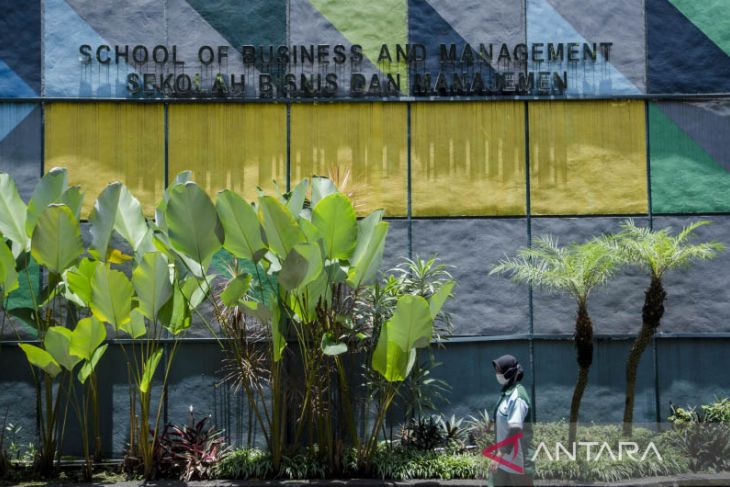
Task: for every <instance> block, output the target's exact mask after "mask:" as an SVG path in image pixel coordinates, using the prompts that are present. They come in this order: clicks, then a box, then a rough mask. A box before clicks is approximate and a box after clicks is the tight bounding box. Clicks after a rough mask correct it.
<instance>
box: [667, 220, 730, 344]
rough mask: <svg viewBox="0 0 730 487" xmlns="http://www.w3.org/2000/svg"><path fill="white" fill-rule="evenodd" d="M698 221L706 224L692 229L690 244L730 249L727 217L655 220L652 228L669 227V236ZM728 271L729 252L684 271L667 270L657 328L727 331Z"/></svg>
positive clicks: (729, 319)
mask: <svg viewBox="0 0 730 487" xmlns="http://www.w3.org/2000/svg"><path fill="white" fill-rule="evenodd" d="M698 220H707V221H710V222H711V224H710V225H705V226H703V227H700V228H698V229H697V230H695V235H696V238H695V239H694V240H693V241H694V242H702V241H717V242H720V243H722V244H724V245H725V246H726V247H730V217H728V216H710V217H702V216H695V217H690V216H686V217H656V218H654V228H655V229H661V228H668V227H669V228H671V232H672V234H676V233H677V232H679V231H680V230H681V229H682V228H683V227H684V226H686V225H688V224H690V223H692V222H696V221H698ZM727 269H730V253H729V252H727V251H725V252H723V253H721V254H720V255H719V256H718V257H717V258H716V259H714V260H710V261H702V262H698V263H696V264H693V265H692V266H691V267H689V268H687V269H677V270H674V271H670V272H668V273H667V274H666V276H665V277H664V279H663V282H664V288H665V291H666V292H667V301H666V304H665V312H664V318H663V320H662V325H661V328H662V330H663V331H666V332H676V333H714V332H730V307H728V304H727V303H728V302H730V289H728V286H727V277H726V276H727V274H726V272H727V271H726V270H727Z"/></svg>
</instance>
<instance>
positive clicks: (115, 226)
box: [70, 183, 220, 478]
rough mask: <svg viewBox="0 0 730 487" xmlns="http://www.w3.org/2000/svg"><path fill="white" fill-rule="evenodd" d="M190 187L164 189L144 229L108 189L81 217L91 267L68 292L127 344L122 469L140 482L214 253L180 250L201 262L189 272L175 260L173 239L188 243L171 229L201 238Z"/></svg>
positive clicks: (197, 246) (201, 248)
mask: <svg viewBox="0 0 730 487" xmlns="http://www.w3.org/2000/svg"><path fill="white" fill-rule="evenodd" d="M191 187H192V186H186V185H183V184H175V185H173V186H171V187H170V188H169V189H168V190H167V191H166V193H165V197H164V198H163V200H162V201H161V202H160V204H159V205H158V208H157V211H158V220H157V221H156V222H148V221H147V220H146V219H145V217H144V215H143V214H142V207H141V205H140V203H139V201H138V200H137V199H136V198H135V197H134V196H133V195H132V194H131V193H130V192H129V190H128V189H127V188H126V187H125V186H123V185H122V184H120V183H111V184H109V185H108V186H107V187H106V188H105V189H104V190H103V191H102V193H101V194H100V195H99V197H98V199H97V201H96V203H95V205H94V208H93V210H92V212H91V214H90V216H89V222H90V224H91V235H92V244H91V248H90V249H89V254H90V255H92V256H93V257H94V259H93V260H86V259H85V260H82V262H81V263H80V265H79V266H78V268H76V269H75V270H74V272H73V274H72V275H73V279H72V282H71V285H70V287H71V289H72V291H74V293H75V294H76V297H77V298H78V299H79V300H80V301H81V302H84V303H86V304H88V306H89V308H90V310H91V313H92V315H93V316H94V317H95V318H96V319H98V320H99V321H101V322H104V323H107V324H108V325H110V326H111V327H112V328H113V330H114V331H115V332H116V335H117V336H118V337H119V338H123V339H126V340H129V344H128V345H125V344H124V342H123V341H121V342H120V344H121V347H122V350H123V351H124V353H125V355H126V358H127V368H128V370H129V373H130V377H131V383H130V389H131V391H132V397H133V403H134V407H133V408H132V410H131V411H130V445H129V452H128V462H127V467H128V468H131V469H137V467H138V466H139V467H141V469H140V470H141V473H142V474H143V475H144V477H145V478H152V477H154V475H155V470H154V467H155V465H154V446H155V444H156V442H157V440H158V436H159V432H160V419H161V414H162V406H163V404H164V400H165V398H164V394H165V390H166V388H165V385H166V383H167V379H168V376H169V373H170V369H171V367H172V363H173V360H174V357H175V353H176V351H177V347H178V344H179V342H180V338H181V337H182V336H183V335H184V333H185V331H186V330H187V329H188V328H189V327H190V324H191V321H192V313H193V311H194V310H195V308H196V307H197V306H198V305H199V304H200V302H201V301H202V300H203V298H204V296H205V294H207V290H208V287H207V286H208V285H207V279H208V276H206V275H205V270H206V268H207V264H209V259H210V257H211V256H212V253H214V252H215V250H216V249H217V247H220V243H218V244H217V247H215V244H214V247H213V248H212V249H211V247H205V242H202V243H201V242H193V243H192V244H191V245H193V247H189V248H186V249H188V250H190V251H191V252H197V253H196V254H195V255H196V256H199V257H200V256H202V258H201V259H200V260H199V262H197V263H195V264H193V265H192V266H191V262H189V259H188V257H187V255H186V254H183V253H180V252H179V248H180V247H179V245H180V238H179V236H180V235H182V234H186V235H190V229H189V228H184V227H180V226H179V225H180V223H181V222H183V221H185V225H188V226H189V225H190V224H191V223H193V222H195V226H198V227H200V228H201V229H204V230H206V231H207V230H208V228H207V227H206V222H207V221H208V220H206V218H207V217H208V216H209V215H206V214H205V211H206V210H210V209H211V207H212V205H209V207H206V206H205V205H204V203H205V201H204V199H203V200H201V199H200V193H194V192H193V193H191V192H190V191H188V190H187V189H186V188H191ZM195 188H197V186H195ZM197 189H199V188H197ZM201 192H202V190H201ZM196 198H198V199H197V200H196ZM205 198H207V196H206V197H205ZM201 201H202V203H201ZM182 215H185V218H182ZM213 216H215V210H214V209H213ZM114 235H117V236H118V237H121V238H122V239H123V240H124V241H125V242H126V244H127V245H128V246H129V248H131V250H132V254H133V255H126V254H125V253H124V252H123V251H122V249H118V248H114V247H113V246H112V245H111V242H112V237H113V236H114ZM206 235H207V234H206ZM216 238H217V237H215V235H214V236H213V240H215V239H216ZM203 254H204V255H203ZM127 261H129V262H131V267H132V270H131V278H130V277H129V276H128V275H127V274H125V273H124V272H122V271H121V270H118V269H115V268H113V265H115V264H121V263H124V262H127ZM203 263H206V267H204V266H203ZM167 340H170V341H171V342H172V346H171V347H169V353H164V350H165V345H164V344H165V342H166V341H167ZM161 364H162V366H161ZM158 370H159V371H160V374H158V376H160V375H161V377H162V385H161V389H160V393H159V396H157V408H156V410H155V409H154V408H153V403H152V399H153V395H154V394H153V392H154V391H153V387H152V385H153V380H154V377H155V375H156V373H157V372H158Z"/></svg>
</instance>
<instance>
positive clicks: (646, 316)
mask: <svg viewBox="0 0 730 487" xmlns="http://www.w3.org/2000/svg"><path fill="white" fill-rule="evenodd" d="M666 296H667V293H666V292H665V291H664V287H663V286H662V281H661V279H660V278H659V277H657V276H652V278H651V283H650V284H649V287H648V288H647V290H646V291H645V293H644V307H643V309H642V312H641V318H642V324H641V331H640V332H639V334H638V336H637V337H636V340H634V344H633V345H632V347H631V351H630V352H629V358H628V361H627V363H626V402H625V404H624V422H623V435H624V436H626V437H631V435H632V434H633V422H634V399H635V390H636V375H637V372H638V370H639V362H640V361H641V355H642V354H643V353H644V350H646V347H647V346H648V345H649V343H650V342H651V338H652V337H653V336H654V334H655V333H656V330H657V328H658V327H659V325H660V324H661V319H662V315H664V300H665V299H666Z"/></svg>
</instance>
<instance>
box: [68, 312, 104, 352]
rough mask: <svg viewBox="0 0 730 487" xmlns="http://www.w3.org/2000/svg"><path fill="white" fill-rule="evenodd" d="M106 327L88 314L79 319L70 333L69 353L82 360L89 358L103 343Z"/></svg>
mask: <svg viewBox="0 0 730 487" xmlns="http://www.w3.org/2000/svg"><path fill="white" fill-rule="evenodd" d="M105 339H106V327H105V326H104V324H103V323H101V322H100V321H99V320H97V319H96V318H94V317H93V316H90V317H88V318H83V319H81V320H79V322H78V324H77V325H76V328H74V331H73V332H72V333H71V354H72V355H75V356H77V357H80V358H82V359H84V360H91V357H92V356H93V355H94V351H95V350H96V349H97V348H98V347H99V346H100V345H101V344H102V343H104V340H105Z"/></svg>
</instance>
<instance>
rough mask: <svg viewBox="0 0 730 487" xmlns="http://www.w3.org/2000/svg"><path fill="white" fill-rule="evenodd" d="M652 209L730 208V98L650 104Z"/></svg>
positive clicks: (699, 210) (695, 210) (704, 210)
mask: <svg viewBox="0 0 730 487" xmlns="http://www.w3.org/2000/svg"><path fill="white" fill-rule="evenodd" d="M648 131H649V155H650V159H651V198H652V210H653V212H654V213H655V214H657V213H716V212H728V211H730V196H729V195H730V103H728V101H726V100H712V101H697V102H687V101H685V102H658V103H651V104H650V105H649V128H648Z"/></svg>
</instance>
